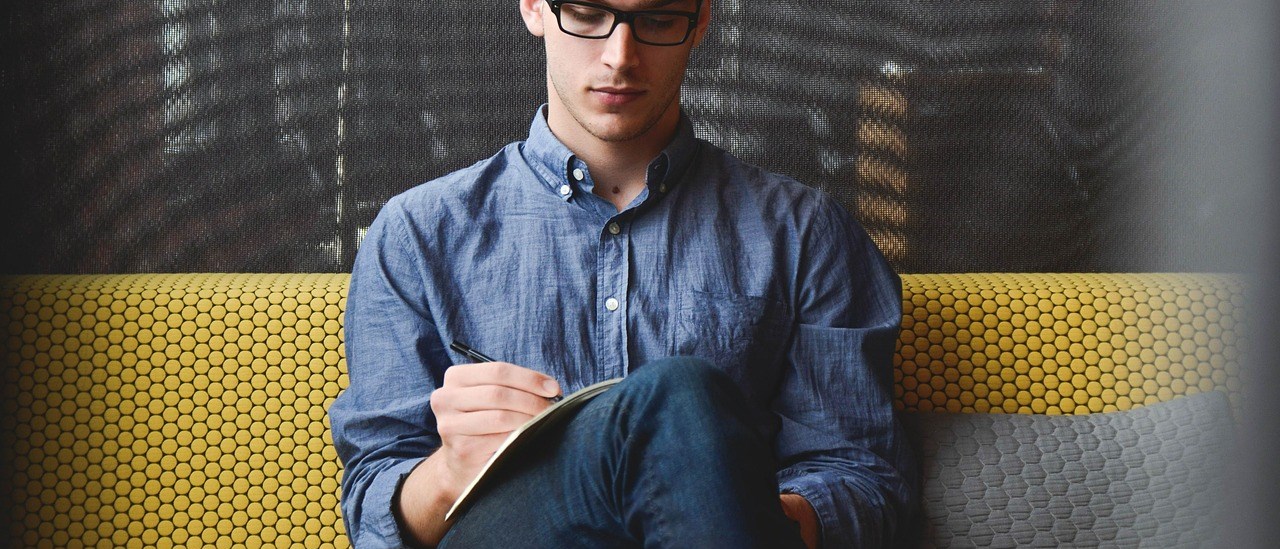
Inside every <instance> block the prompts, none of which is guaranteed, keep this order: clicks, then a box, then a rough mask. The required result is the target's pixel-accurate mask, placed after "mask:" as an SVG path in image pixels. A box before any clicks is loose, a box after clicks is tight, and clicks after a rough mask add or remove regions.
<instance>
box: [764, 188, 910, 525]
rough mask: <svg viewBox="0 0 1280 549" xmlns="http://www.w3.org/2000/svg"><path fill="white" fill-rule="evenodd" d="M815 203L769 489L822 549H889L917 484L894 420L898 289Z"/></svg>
mask: <svg viewBox="0 0 1280 549" xmlns="http://www.w3.org/2000/svg"><path fill="white" fill-rule="evenodd" d="M823 199H824V201H823V203H822V207H821V208H820V209H819V214H818V218H817V220H816V221H815V222H814V224H813V225H812V227H811V230H810V232H809V233H808V234H806V235H804V236H803V237H802V240H803V243H802V250H801V253H802V256H801V258H802V259H801V265H800V272H799V274H798V280H799V282H800V284H799V286H798V287H799V292H800V295H799V299H798V300H797V301H798V309H797V313H798V314H797V319H798V326H797V328H796V332H795V334H794V336H793V339H792V343H791V347H790V349H789V350H788V353H787V364H786V367H785V369H784V372H783V376H782V386H781V390H780V392H779V393H778V397H777V399H776V401H775V403H774V406H773V409H774V412H775V413H777V415H778V416H779V418H780V419H781V426H780V430H779V433H778V437H777V443H776V444H777V447H776V449H777V453H778V458H779V464H780V467H781V470H780V471H779V473H778V482H779V487H780V490H781V491H782V492H784V493H795V494H799V495H800V496H803V497H804V498H805V499H806V500H807V501H808V502H809V503H810V504H811V505H812V506H813V508H814V510H815V511H816V512H817V515H818V519H819V522H820V523H821V530H822V538H821V539H822V542H821V546H822V547H827V548H835V547H889V546H897V543H898V542H899V541H901V540H902V539H903V536H906V535H908V533H907V532H905V530H907V528H908V527H907V524H909V522H910V521H911V520H912V518H911V517H912V515H913V510H914V506H915V498H916V496H915V494H916V491H917V486H916V485H917V484H918V482H917V481H916V477H915V462H914V459H913V457H912V455H911V453H910V451H909V449H908V447H907V443H906V439H905V438H904V435H903V432H902V429H901V426H900V425H899V424H898V422H897V420H896V419H895V417H894V412H893V398H892V397H893V362H892V361H893V353H894V350H895V344H896V342H897V339H898V330H899V327H900V324H901V321H902V290H901V282H900V280H899V278H898V276H897V275H896V274H894V273H893V271H892V269H890V267H889V265H888V263H887V262H886V261H885V259H884V257H883V255H882V254H881V253H880V251H879V250H878V249H877V248H876V246H875V244H874V243H872V242H871V240H870V238H868V236H867V234H866V233H865V232H864V231H863V230H862V228H861V227H860V226H859V225H858V224H857V223H856V222H855V221H854V220H853V219H852V217H851V216H849V214H848V213H847V212H846V211H845V210H844V209H843V208H842V207H840V206H839V205H838V204H836V203H835V202H834V201H833V200H831V199H830V198H829V197H826V196H825V195H824V196H823Z"/></svg>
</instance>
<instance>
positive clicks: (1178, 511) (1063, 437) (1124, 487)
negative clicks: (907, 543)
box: [906, 392, 1233, 548]
mask: <svg viewBox="0 0 1280 549" xmlns="http://www.w3.org/2000/svg"><path fill="white" fill-rule="evenodd" d="M906 427H907V430H908V432H909V433H911V434H912V435H913V437H912V438H913V439H914V440H917V441H919V448H918V450H919V451H918V455H919V457H920V460H921V462H922V464H923V473H924V483H923V485H924V489H923V494H922V499H923V500H924V515H925V516H924V520H925V527H924V528H920V529H918V530H917V532H919V533H921V534H923V539H922V540H921V541H923V543H922V544H921V545H922V546H923V547H1099V546H1107V547H1158V548H1167V547H1211V546H1214V545H1215V542H1219V541H1220V540H1219V539H1218V538H1217V536H1218V535H1219V534H1220V532H1219V530H1218V525H1219V524H1221V523H1222V512H1223V511H1224V506H1223V503H1224V502H1225V501H1226V500H1225V498H1224V496H1225V491H1224V478H1223V477H1224V472H1225V470H1226V466H1227V465H1228V464H1229V462H1230V458H1231V457H1232V456H1231V454H1230V450H1229V448H1231V446H1232V444H1231V442H1232V438H1233V437H1232V433H1233V429H1232V427H1233V423H1232V420H1231V415H1230V413H1229V409H1228V404H1227V399H1226V397H1225V396H1224V395H1223V393H1220V392H1207V393H1200V394H1197V395H1193V396H1187V397H1185V398H1178V399H1174V400H1172V401H1169V402H1161V403H1158V404H1154V405H1151V406H1144V407H1142V408H1138V409H1134V410H1129V411H1125V412H1111V413H1101V414H1088V415H1069V416H1046V415H1040V416H1029V415H1024V414H934V413H927V412H922V413H916V414H909V415H908V416H907V418H906Z"/></svg>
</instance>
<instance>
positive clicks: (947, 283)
mask: <svg viewBox="0 0 1280 549" xmlns="http://www.w3.org/2000/svg"><path fill="white" fill-rule="evenodd" d="M347 281H348V277H347V276H346V275H330V274H172V275H170V274H165V275H87V276H22V277H8V278H5V279H4V280H3V282H2V283H0V321H3V323H4V324H5V325H7V327H8V328H7V331H6V344H5V350H4V361H5V362H4V364H5V369H4V381H3V388H2V392H0V406H3V410H0V422H2V423H0V452H4V453H5V454H6V455H4V456H3V459H4V461H5V462H7V463H8V464H11V465H12V467H10V470H12V471H13V472H14V473H13V475H12V478H10V479H8V481H9V482H8V483H7V484H6V485H4V486H0V488H3V490H4V491H5V496H0V497H2V498H3V499H9V500H10V501H9V502H8V503H10V505H11V506H12V508H13V511H14V512H13V513H12V515H11V516H12V519H11V522H10V523H9V524H7V525H6V529H7V534H8V537H9V539H12V540H14V541H15V543H16V545H19V546H26V547H85V546H97V547H170V546H214V547H231V546H239V545H249V546H258V545H276V546H308V547H321V546H343V547H345V546H347V545H348V543H347V540H346V537H345V535H344V533H343V527H342V521H341V518H340V516H339V511H338V493H339V479H340V476H341V470H340V466H339V464H338V462H337V457H336V455H335V453H334V451H333V447H332V441H331V440H330V438H329V429H328V422H327V417H326V414H325V410H326V409H327V407H328V405H329V404H330V403H331V402H332V400H333V398H334V397H335V396H336V395H337V394H338V392H339V391H340V390H341V389H342V388H343V387H344V386H345V384H346V374H345V362H344V360H345V359H344V355H343V347H342V340H343V333H342V311H343V310H344V307H345V300H346V288H347ZM903 284H904V291H903V294H904V295H903V304H904V319H903V331H902V336H901V341H900V346H899V353H898V355H897V358H896V359H895V368H896V372H895V379H896V382H897V388H896V391H897V395H896V396H897V400H898V405H899V407H900V408H901V409H902V410H904V411H913V412H914V411H952V412H1016V413H1036V414H1083V413H1089V412H1102V411H1111V410H1124V409H1128V408H1130V407H1134V406H1138V405H1143V404H1151V403H1154V402H1159V401H1163V400H1168V399H1171V398H1173V397H1175V396H1178V395H1183V394H1193V393H1197V392H1205V391H1211V390H1220V389H1226V390H1228V392H1233V391H1234V390H1235V389H1236V384H1237V383H1238V382H1237V375H1236V372H1235V362H1236V356H1237V347H1238V345H1239V344H1238V342H1237V331H1238V329H1237V321H1238V320H1239V318H1240V314H1239V313H1238V309H1239V308H1240V288H1239V287H1238V284H1237V283H1236V281H1235V280H1234V279H1233V278H1231V277H1228V276H1220V275H1181V274H1177V275H1163V274H1136V275H1104V274H948V275H907V276H904V277H903ZM3 499H0V501H3Z"/></svg>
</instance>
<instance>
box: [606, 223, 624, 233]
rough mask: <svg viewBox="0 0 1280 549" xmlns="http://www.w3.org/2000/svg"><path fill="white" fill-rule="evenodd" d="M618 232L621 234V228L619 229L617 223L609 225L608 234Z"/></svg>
mask: <svg viewBox="0 0 1280 549" xmlns="http://www.w3.org/2000/svg"><path fill="white" fill-rule="evenodd" d="M620 232H622V227H619V226H618V224H617V223H610V224H609V234H618V233H620Z"/></svg>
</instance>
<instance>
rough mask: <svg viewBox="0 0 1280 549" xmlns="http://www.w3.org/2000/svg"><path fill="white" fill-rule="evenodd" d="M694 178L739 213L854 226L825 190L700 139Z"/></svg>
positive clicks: (806, 223)
mask: <svg viewBox="0 0 1280 549" xmlns="http://www.w3.org/2000/svg"><path fill="white" fill-rule="evenodd" d="M700 145H701V146H700V152H699V156H700V158H699V159H698V162H697V164H698V167H697V168H696V169H698V170H701V173H699V174H697V175H695V178H697V179H701V180H705V181H709V182H711V183H712V184H711V185H708V188H707V190H708V191H710V192H713V193H715V194H717V195H719V196H718V198H719V199H720V201H721V203H722V204H725V205H728V206H730V207H733V208H735V209H739V210H741V211H742V212H744V213H746V212H752V211H754V212H759V213H760V214H762V215H763V216H764V217H765V218H766V219H772V220H775V221H779V222H785V223H787V224H792V225H795V226H796V227H797V228H804V227H808V226H811V225H816V226H818V227H830V226H845V225H849V224H852V225H855V226H856V225H857V222H856V221H855V220H854V219H853V216H851V215H850V214H849V212H848V210H846V209H845V208H844V207H843V206H842V205H841V204H840V202H839V201H838V200H836V199H835V198H834V197H832V196H831V195H830V194H828V193H826V192H825V191H823V190H821V189H818V188H815V187H813V186H810V185H806V184H804V183H801V182H800V181H798V180H796V179H795V178H792V177H790V176H787V175H784V174H780V173H776V172H772V171H769V170H767V169H765V168H763V167H760V166H757V165H755V164H752V163H750V162H747V161H744V160H742V159H741V158H738V157H737V156H735V155H734V154H733V153H730V152H728V151H726V150H724V149H721V148H720V147H717V146H716V145H713V144H711V143H708V142H705V141H700Z"/></svg>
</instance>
